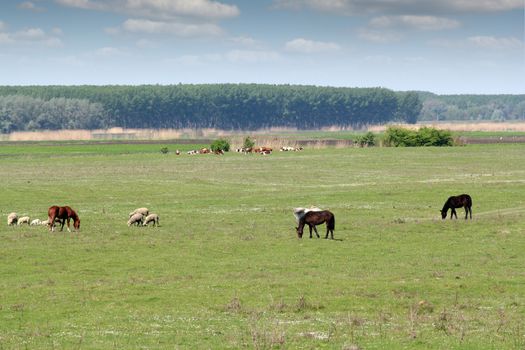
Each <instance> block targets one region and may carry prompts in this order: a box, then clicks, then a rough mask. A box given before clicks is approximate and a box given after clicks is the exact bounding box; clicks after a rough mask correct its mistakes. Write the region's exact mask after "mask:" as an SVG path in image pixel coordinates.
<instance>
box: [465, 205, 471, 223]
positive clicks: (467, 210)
mask: <svg viewBox="0 0 525 350" xmlns="http://www.w3.org/2000/svg"><path fill="white" fill-rule="evenodd" d="M465 210H466V212H465V220H467V216H468V215H469V213H470V219H471V220H472V207H465Z"/></svg>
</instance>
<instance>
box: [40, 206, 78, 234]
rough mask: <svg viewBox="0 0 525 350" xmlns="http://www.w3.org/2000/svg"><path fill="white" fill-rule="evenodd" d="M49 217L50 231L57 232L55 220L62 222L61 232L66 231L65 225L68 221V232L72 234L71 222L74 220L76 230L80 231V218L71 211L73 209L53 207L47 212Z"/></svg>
mask: <svg viewBox="0 0 525 350" xmlns="http://www.w3.org/2000/svg"><path fill="white" fill-rule="evenodd" d="M47 216H48V217H49V223H48V225H49V229H50V230H51V231H55V220H58V221H59V222H61V224H62V226H61V227H60V231H62V230H63V229H64V223H65V222H66V220H67V231H68V232H71V230H70V229H69V220H70V219H73V227H74V228H75V230H78V229H80V218H79V217H78V215H77V213H76V212H75V211H74V210H73V209H71V207H68V206H65V207H59V206H56V205H54V206H52V207H49V209H48V210H47Z"/></svg>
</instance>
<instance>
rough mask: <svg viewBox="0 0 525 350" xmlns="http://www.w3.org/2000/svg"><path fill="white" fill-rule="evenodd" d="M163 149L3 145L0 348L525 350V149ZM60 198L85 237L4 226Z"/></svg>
mask: <svg viewBox="0 0 525 350" xmlns="http://www.w3.org/2000/svg"><path fill="white" fill-rule="evenodd" d="M161 147H162V145H126V144H117V145H97V144H88V145H81V144H78V145H67V144H66V145H64V144H57V145H53V144H38V143H36V144H29V145H27V144H21V145H11V144H10V145H5V144H4V145H0V176H1V178H2V181H1V182H0V193H1V197H0V198H1V199H0V212H1V215H2V219H1V220H2V222H1V224H0V349H239V348H253V349H268V348H275V349H278V348H283V349H296V348H298V349H323V348H324V349H346V350H349V349H353V350H357V349H362V350H365V349H498V350H499V349H524V347H525V269H524V267H525V254H524V252H525V146H523V145H473V146H466V147H450V148H346V149H320V150H309V149H306V150H304V151H303V152H274V153H273V154H272V155H269V156H259V155H246V156H245V155H242V154H238V153H235V152H230V153H228V154H226V155H224V156H214V155H196V156H189V155H187V154H182V155H180V156H176V155H175V154H174V153H173V150H174V149H175V148H176V146H175V145H168V148H169V149H170V151H171V152H170V153H168V154H161V153H160V148H161ZM190 148H197V147H192V146H188V145H185V146H180V149H181V150H186V149H190ZM461 193H469V194H470V195H471V196H472V198H473V220H471V221H470V220H469V221H465V220H464V219H463V215H464V211H463V209H459V210H458V216H459V219H458V220H450V219H447V220H441V218H440V215H439V210H440V209H441V207H442V205H443V203H444V202H445V200H446V198H447V197H448V196H449V195H455V194H461ZM54 204H57V205H70V206H71V207H73V208H74V209H76V210H77V212H78V213H79V215H80V218H81V229H80V231H79V232H72V233H68V232H67V231H66V230H64V231H63V232H54V233H50V232H48V230H47V229H46V228H44V227H29V226H23V227H8V226H7V225H6V217H7V214H8V213H9V212H12V211H16V212H17V213H19V214H21V215H29V216H30V217H31V218H40V219H45V218H46V215H47V208H48V207H49V206H51V205H54ZM310 205H315V206H319V207H321V208H327V209H330V210H331V211H332V212H333V213H334V214H335V218H336V227H335V238H336V240H333V241H332V240H325V239H317V238H314V239H309V238H308V232H307V230H306V232H305V236H304V238H303V239H302V240H300V239H298V238H297V237H296V235H295V229H294V226H295V219H294V217H293V215H292V208H293V207H299V206H302V207H304V206H310ZM142 206H146V207H148V208H149V209H150V211H152V212H155V213H158V214H159V216H160V223H161V226H160V227H158V228H154V227H128V226H127V225H126V221H127V219H128V213H129V212H130V211H131V210H133V209H135V208H137V207H142ZM319 231H320V233H321V234H322V235H323V237H324V233H325V227H324V225H323V226H321V227H319ZM314 237H315V235H314Z"/></svg>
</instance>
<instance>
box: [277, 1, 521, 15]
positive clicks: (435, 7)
mask: <svg viewBox="0 0 525 350" xmlns="http://www.w3.org/2000/svg"><path fill="white" fill-rule="evenodd" d="M273 3H274V8H278V9H294V10H300V9H303V8H307V9H311V10H314V11H324V12H333V13H337V14H344V15H361V14H370V13H388V14H407V13H411V14H444V13H448V14H455V13H457V12H469V13H470V12H494V11H509V10H515V9H521V8H524V7H525V5H524V3H523V1H522V0H441V1H435V0H368V1H363V0H274V2H273Z"/></svg>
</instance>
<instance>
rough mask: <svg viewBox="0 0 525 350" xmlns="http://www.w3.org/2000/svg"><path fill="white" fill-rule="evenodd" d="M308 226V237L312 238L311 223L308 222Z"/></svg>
mask: <svg viewBox="0 0 525 350" xmlns="http://www.w3.org/2000/svg"><path fill="white" fill-rule="evenodd" d="M314 227H315V226H314ZM308 228H309V229H310V238H312V225H310V224H308Z"/></svg>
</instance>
